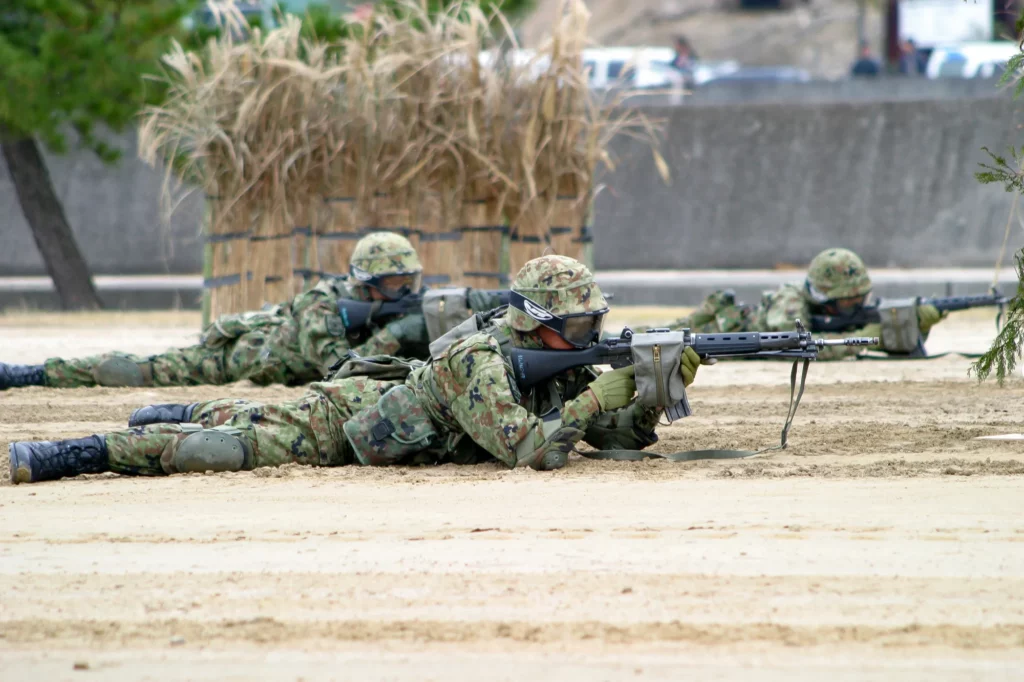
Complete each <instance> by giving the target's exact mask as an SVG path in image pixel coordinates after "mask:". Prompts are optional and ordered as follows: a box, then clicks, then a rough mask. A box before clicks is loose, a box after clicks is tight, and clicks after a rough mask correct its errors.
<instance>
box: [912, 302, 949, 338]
mask: <svg viewBox="0 0 1024 682" xmlns="http://www.w3.org/2000/svg"><path fill="white" fill-rule="evenodd" d="M942 317H943V315H942V313H940V312H939V309H938V308H936V307H935V306H933V305H929V304H927V303H925V304H923V305H919V306H917V326H918V328H919V329H920V330H921V333H922V334H927V333H928V331H929V330H930V329H931V328H932V327H934V326H935V325H936V324H938V323H939V320H941V319H942Z"/></svg>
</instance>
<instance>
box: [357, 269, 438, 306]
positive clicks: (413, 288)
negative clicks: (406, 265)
mask: <svg viewBox="0 0 1024 682" xmlns="http://www.w3.org/2000/svg"><path fill="white" fill-rule="evenodd" d="M349 275H351V277H352V279H353V280H355V282H357V283H359V284H362V285H363V286H368V287H373V288H374V289H376V290H377V291H379V292H380V293H381V294H383V296H384V298H386V299H388V300H390V301H397V300H398V299H400V298H404V297H405V296H408V295H409V294H414V293H417V292H418V291H419V290H420V288H421V286H422V283H423V273H421V272H404V273H398V274H394V275H373V274H370V273H369V272H367V271H366V270H363V269H362V268H360V267H358V266H355V265H352V266H349Z"/></svg>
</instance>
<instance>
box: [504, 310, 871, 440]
mask: <svg viewBox="0 0 1024 682" xmlns="http://www.w3.org/2000/svg"><path fill="white" fill-rule="evenodd" d="M875 345H878V338H869V337H853V338H846V339H821V338H814V337H813V336H812V335H811V333H810V332H808V331H807V330H806V329H805V328H804V327H803V325H802V324H800V320H797V321H796V329H795V330H794V331H784V332H737V333H730V334H693V333H691V332H690V330H689V329H683V330H680V331H676V332H673V331H670V330H669V329H651V330H648V331H647V332H641V333H637V332H634V331H633V330H632V329H630V328H629V327H625V328H624V329H623V330H622V334H621V335H620V336H619V338H615V339H607V340H604V341H601V342H599V343H597V344H596V345H594V346H591V347H590V348H585V349H583V350H573V351H563V350H534V349H529V348H509V349H508V350H507V351H506V357H507V358H508V359H509V361H510V363H511V365H512V371H513V375H514V376H513V378H514V379H515V383H516V385H517V386H518V387H519V389H520V390H523V391H526V390H529V389H532V388H534V387H535V386H537V385H539V384H542V383H544V382H545V381H548V380H549V379H552V378H553V377H555V376H557V375H559V374H561V373H563V372H565V371H567V370H570V369H574V368H578V367H586V366H589V365H611V366H612V367H613V368H618V367H626V366H628V365H634V366H635V367H636V377H637V394H638V397H637V402H638V403H640V404H642V405H647V406H649V407H659V408H662V409H664V410H665V414H666V416H668V418H669V419H670V420H671V421H674V420H676V419H681V418H683V417H688V416H690V414H692V412H691V410H690V404H689V401H688V400H687V398H686V391H685V387H684V386H683V380H682V376H681V374H680V371H679V365H680V361H681V356H682V353H683V351H684V350H685V348H686V347H687V346H689V347H691V348H693V349H694V350H695V351H696V352H697V355H699V356H700V358H701V359H702V360H706V359H718V358H730V357H746V358H787V359H788V358H792V359H793V360H794V362H793V372H792V383H793V386H792V388H795V384H796V369H797V363H798V362H799V361H800V360H801V359H802V360H803V361H804V369H803V377H802V378H801V383H800V395H801V396H802V395H803V390H804V383H805V382H806V379H807V366H808V363H809V362H810V361H811V360H814V359H816V358H817V357H818V351H819V350H820V349H821V348H825V347H827V346H875ZM791 398H792V393H791ZM799 402H800V398H799V397H798V398H797V399H796V403H797V405H799ZM790 410H791V416H790V419H789V421H792V415H794V414H795V413H796V410H795V408H794V407H793V405H792V404H791V406H790ZM786 428H787V429H788V422H787V427H786ZM783 443H785V431H784V432H783Z"/></svg>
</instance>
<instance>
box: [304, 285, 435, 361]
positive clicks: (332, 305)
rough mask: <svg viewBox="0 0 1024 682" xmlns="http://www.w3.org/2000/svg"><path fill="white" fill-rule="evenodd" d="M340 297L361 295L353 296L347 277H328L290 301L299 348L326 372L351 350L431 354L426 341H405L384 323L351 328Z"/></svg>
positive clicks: (389, 353) (422, 357)
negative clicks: (345, 320)
mask: <svg viewBox="0 0 1024 682" xmlns="http://www.w3.org/2000/svg"><path fill="white" fill-rule="evenodd" d="M339 298H358V297H357V296H353V294H352V292H351V290H350V289H349V287H348V284H347V283H346V281H345V278H343V277H324V278H323V279H321V280H320V282H319V283H318V284H317V285H316V286H315V287H313V288H312V289H310V290H309V291H305V292H303V293H301V294H299V295H298V296H296V297H295V298H293V299H292V301H291V303H290V304H289V310H290V312H291V315H292V317H294V318H295V322H296V328H297V339H296V341H297V343H298V346H299V351H300V352H301V353H302V355H303V357H305V358H307V359H309V360H310V361H312V362H316V363H318V364H319V366H320V368H321V369H322V370H323V371H324V373H325V374H326V372H327V370H328V369H330V367H331V366H332V365H334V364H335V363H336V362H337V361H338V360H340V359H342V358H343V357H345V355H346V354H347V353H348V351H349V350H352V351H355V352H356V353H357V354H358V355H362V356H369V355H400V356H402V357H410V358H419V359H425V358H426V357H428V355H429V351H428V349H427V346H426V344H403V343H402V342H400V341H399V340H398V339H397V338H395V336H394V335H393V334H391V332H389V331H388V330H387V329H385V328H384V327H383V326H378V325H375V324H373V323H372V322H371V323H370V324H369V325H368V326H367V327H365V328H363V329H357V330H352V331H349V330H348V329H346V328H345V325H344V324H342V321H341V315H340V314H339V312H338V299H339Z"/></svg>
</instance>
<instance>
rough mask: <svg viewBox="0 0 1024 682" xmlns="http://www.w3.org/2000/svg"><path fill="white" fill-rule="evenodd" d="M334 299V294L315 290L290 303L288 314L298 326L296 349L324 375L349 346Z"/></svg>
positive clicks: (336, 297)
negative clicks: (289, 313) (297, 344)
mask: <svg viewBox="0 0 1024 682" xmlns="http://www.w3.org/2000/svg"><path fill="white" fill-rule="evenodd" d="M337 300H338V294H337V293H336V292H332V291H328V290H326V289H321V288H320V287H316V288H314V289H311V290H310V291H307V292H306V293H304V294H300V295H299V296H298V297H296V299H295V300H294V301H293V302H292V315H293V316H294V317H295V322H296V323H297V324H298V327H299V350H300V352H301V353H302V356H303V357H304V358H305V359H307V360H308V361H310V362H313V363H316V364H317V365H318V366H319V367H320V369H321V370H322V371H323V372H324V373H326V372H327V370H328V369H329V368H330V367H331V365H333V364H334V363H335V362H337V361H338V360H339V359H340V358H341V357H343V356H344V355H345V353H347V352H348V350H349V347H350V346H349V342H348V338H347V336H346V335H345V328H344V326H343V325H342V324H341V315H339V314H338V303H337Z"/></svg>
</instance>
